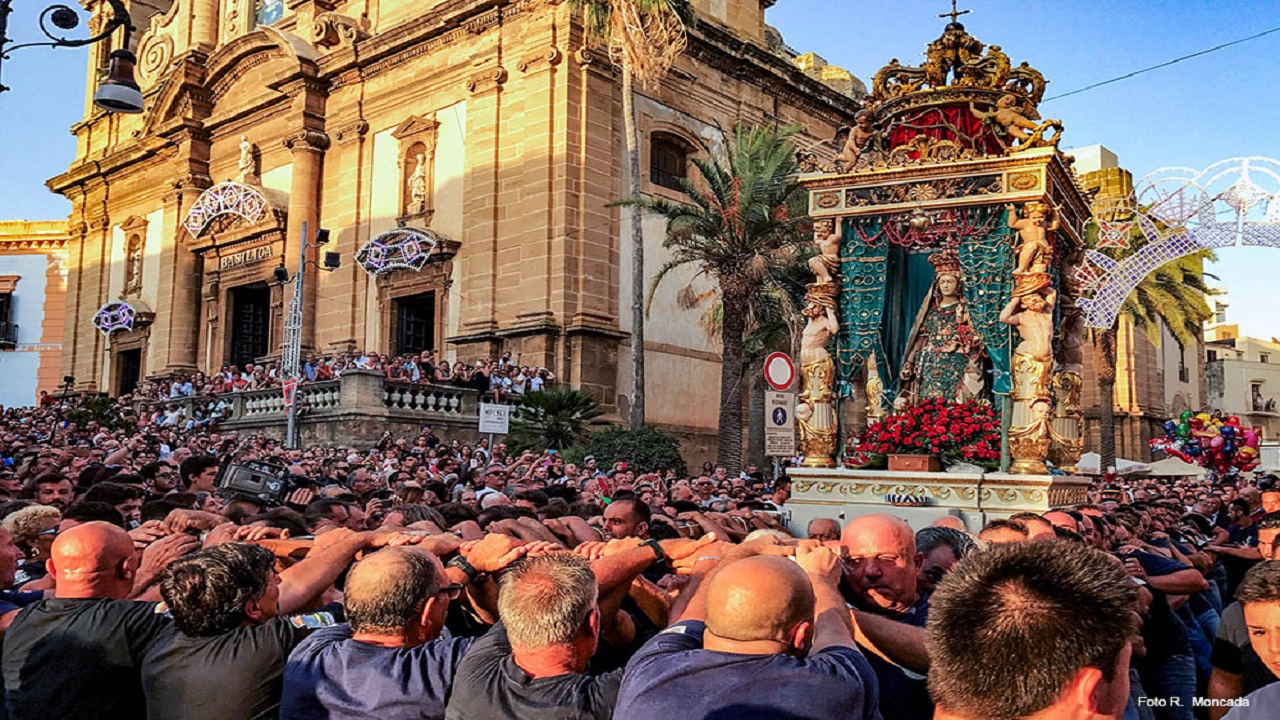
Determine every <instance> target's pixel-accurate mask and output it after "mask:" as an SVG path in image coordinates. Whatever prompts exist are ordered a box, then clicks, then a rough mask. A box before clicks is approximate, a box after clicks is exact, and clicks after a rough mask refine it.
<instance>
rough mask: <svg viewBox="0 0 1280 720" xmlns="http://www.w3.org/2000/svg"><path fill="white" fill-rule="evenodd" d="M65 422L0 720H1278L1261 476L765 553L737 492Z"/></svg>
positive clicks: (10, 424) (1272, 525)
mask: <svg viewBox="0 0 1280 720" xmlns="http://www.w3.org/2000/svg"><path fill="white" fill-rule="evenodd" d="M74 410H75V408H73V407H70V406H68V405H66V404H47V405H44V406H40V407H35V408H11V409H7V410H4V411H3V413H0V503H2V504H0V586H3V587H4V588H5V589H4V590H2V591H0V631H2V632H3V634H4V639H3V655H2V657H0V671H2V673H3V677H4V688H5V703H4V704H3V711H0V712H3V713H4V714H5V715H7V717H9V718H13V719H14V720H25V719H27V718H42V719H44V718H50V717H54V718H122V719H124V718H128V719H135V718H153V719H157V718H185V719H188V720H191V719H200V718H210V719H218V720H222V719H227V718H276V717H280V718H289V719H293V718H298V719H310V718H352V719H354V718H375V717H376V718H388V719H393V720H394V719H398V718H449V719H450V720H453V719H457V720H462V719H470V718H476V719H479V718H484V719H489V718H539V719H540V718H557V719H558V718H618V719H620V720H657V719H661V720H670V718H674V717H690V718H708V719H709V718H716V719H729V718H797V719H798V718H836V717H840V718H846V717H852V718H865V719H872V718H882V719H883V720H897V719H902V720H917V719H919V720H925V719H928V718H941V719H942V720H1013V719H1015V718H1037V719H1039V718H1126V719H1128V718H1139V719H1145V720H1184V719H1189V718H1204V717H1208V718H1211V719H1212V720H1217V718H1221V717H1224V716H1225V717H1227V718H1229V720H1257V719H1258V718H1271V717H1276V716H1280V685H1278V684H1276V682H1277V674H1280V640H1278V639H1277V638H1280V555H1277V554H1276V552H1275V544H1276V540H1277V536H1280V487H1275V486H1273V485H1272V484H1271V483H1270V481H1269V480H1268V479H1265V478H1264V479H1261V480H1259V481H1257V482H1256V483H1245V482H1241V483H1237V484H1220V485H1210V484H1206V483H1203V482H1198V481H1191V480H1179V481H1176V482H1169V481H1156V480H1141V481H1132V482H1127V483H1124V484H1117V485H1106V484H1102V483H1100V484H1099V485H1098V486H1097V487H1096V488H1095V491H1094V492H1093V493H1092V495H1091V497H1090V498H1089V500H1090V502H1088V503H1086V504H1082V505H1079V506H1074V507H1070V508H1061V509H1055V510H1052V511H1049V512H1046V513H1043V514H1031V513H1027V514H1021V515H1014V516H1012V517H1009V518H1001V519H995V520H992V521H990V522H988V523H987V524H986V525H985V526H984V527H982V528H981V529H980V530H979V531H978V532H976V533H970V532H968V531H967V530H966V527H965V525H964V523H963V522H962V521H961V519H960V518H959V517H956V516H951V515H946V516H942V517H940V518H939V519H938V520H936V521H935V522H933V523H932V524H931V525H929V526H926V527H915V528H913V527H911V526H910V525H909V524H908V523H907V522H906V521H904V520H902V519H900V518H897V517H894V516H891V515H866V516H861V517H854V518H847V519H846V518H837V517H821V518H817V519H813V520H812V521H811V522H808V523H807V524H806V526H805V527H794V526H793V527H791V529H790V530H789V529H788V526H787V524H786V518H787V514H788V513H787V510H788V502H789V501H790V482H789V480H788V479H787V478H786V477H785V475H784V476H782V477H779V478H769V477H766V476H765V475H764V474H762V473H761V472H760V471H759V469H758V468H754V467H749V468H746V469H745V470H744V471H742V472H731V471H730V469H728V468H724V467H716V466H710V465H707V466H703V467H702V468H701V469H699V470H698V471H696V472H693V473H689V474H687V475H680V474H677V473H675V472H673V471H670V470H661V469H657V470H656V471H653V472H636V469H635V468H632V467H630V466H629V465H628V463H627V462H625V461H618V462H610V463H606V464H603V465H602V464H600V463H597V461H596V460H595V459H594V458H586V459H585V460H584V461H583V462H582V463H572V462H567V461H566V460H565V459H564V457H563V456H561V455H560V454H559V453H555V452H552V451H544V452H538V451H524V452H515V451H512V450H510V449H509V448H507V447H505V446H504V445H502V444H495V445H493V446H492V447H490V446H489V444H488V443H487V442H485V441H481V442H478V443H474V444H471V443H463V442H457V441H452V440H449V439H445V438H439V437H437V436H436V435H435V434H434V433H433V432H432V431H431V430H430V429H424V431H423V432H422V433H421V434H420V435H418V436H416V437H409V438H394V437H391V436H390V435H386V436H384V437H383V439H382V441H381V442H379V443H378V444H376V445H375V446H373V447H368V448H352V447H341V446H317V447H310V448H302V449H287V448H284V447H282V446H281V445H280V443H278V442H277V441H274V440H272V439H270V438H267V437H263V436H243V437H242V436H240V435H237V434H236V433H227V432H219V431H218V429H217V427H216V426H199V425H196V426H181V427H180V426H174V425H165V424H156V423H152V422H149V421H148V419H147V418H145V417H141V416H137V415H127V414H124V413H121V416H120V417H119V418H118V421H116V422H106V421H104V420H88V421H86V420H84V419H83V418H82V417H81V416H78V415H76V414H75V412H74ZM73 418H79V419H73ZM254 463H270V465H269V466H270V467H278V468H279V471H280V479H281V487H282V488H283V489H282V490H280V491H279V492H276V491H274V490H273V491H269V492H265V491H264V492H261V493H254V492H247V491H245V490H244V489H243V488H241V489H239V490H236V489H233V487H232V486H231V485H228V484H227V483H226V480H227V478H228V477H229V473H228V471H227V470H226V468H229V467H232V466H233V464H234V465H235V466H246V465H247V464H254ZM259 467H267V466H264V465H259ZM643 470H651V469H650V468H644V469H643ZM220 480H222V481H223V482H222V483H221V485H222V487H220V486H219V485H220ZM234 487H241V486H234Z"/></svg>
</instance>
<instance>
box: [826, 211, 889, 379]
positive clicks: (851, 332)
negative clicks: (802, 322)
mask: <svg viewBox="0 0 1280 720" xmlns="http://www.w3.org/2000/svg"><path fill="white" fill-rule="evenodd" d="M883 222H884V219H883V218H880V217H873V218H859V219H847V220H846V221H845V223H844V233H843V238H842V239H841V241H840V300H839V304H840V332H839V334H838V335H837V336H836V382H837V392H838V393H839V394H840V396H841V397H849V396H851V395H852V391H853V384H854V379H855V378H857V376H858V373H859V371H860V370H861V369H862V366H863V364H864V363H865V362H866V361H867V358H869V357H871V354H872V353H875V355H876V363H877V365H878V367H879V368H880V373H881V376H882V377H883V376H884V375H885V374H886V372H885V371H886V369H887V368H886V363H885V354H884V348H883V347H882V346H881V344H880V325H881V319H882V318H883V316H884V289H885V270H886V268H887V265H888V260H889V243H888V242H883V243H880V244H878V245H873V244H869V243H866V242H863V241H862V239H861V237H860V236H859V233H858V232H856V231H855V229H854V223H858V224H859V225H860V227H859V228H858V229H859V230H861V232H862V237H865V236H875V235H877V234H879V232H880V227H881V225H882V224H883Z"/></svg>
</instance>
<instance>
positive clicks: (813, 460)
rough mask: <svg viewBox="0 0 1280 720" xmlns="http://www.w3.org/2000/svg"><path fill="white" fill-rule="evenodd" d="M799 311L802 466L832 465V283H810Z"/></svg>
mask: <svg viewBox="0 0 1280 720" xmlns="http://www.w3.org/2000/svg"><path fill="white" fill-rule="evenodd" d="M804 298H805V305H804V310H802V311H801V312H802V314H803V315H804V316H805V317H806V318H808V323H807V324H806V325H805V327H804V331H803V332H802V333H801V334H800V378H801V381H802V382H803V390H802V391H801V393H800V402H799V403H797V405H796V422H797V424H799V426H800V450H801V452H803V453H804V461H803V463H801V464H802V466H803V467H814V468H829V467H835V464H836V462H835V452H836V393H835V380H836V366H835V362H834V361H833V360H832V359H831V354H830V353H828V352H827V343H828V342H830V340H831V338H832V337H833V336H834V335H835V334H836V332H837V331H839V329H840V323H839V321H838V320H837V319H836V285H834V284H832V283H813V284H812V285H809V289H808V292H806V293H805V296H804Z"/></svg>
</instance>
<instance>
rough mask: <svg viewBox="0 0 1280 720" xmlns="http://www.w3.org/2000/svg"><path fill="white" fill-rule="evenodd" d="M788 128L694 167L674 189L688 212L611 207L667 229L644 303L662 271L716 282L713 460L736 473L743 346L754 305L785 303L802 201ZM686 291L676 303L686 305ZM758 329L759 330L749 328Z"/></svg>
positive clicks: (761, 132) (634, 202)
mask: <svg viewBox="0 0 1280 720" xmlns="http://www.w3.org/2000/svg"><path fill="white" fill-rule="evenodd" d="M799 130H800V128H799V127H796V126H792V127H786V128H781V129H777V128H772V127H764V128H748V127H746V126H743V125H739V126H738V128H737V129H736V130H735V132H734V138H733V142H732V145H731V147H730V148H729V150H728V152H727V153H726V158H725V160H724V161H723V162H722V161H721V160H720V159H712V160H702V159H695V160H694V161H693V163H694V165H695V166H696V167H697V169H698V177H697V179H696V181H690V180H682V181H680V192H681V193H683V194H684V196H685V197H686V198H687V199H688V201H687V202H671V201H668V200H664V199H659V198H638V197H632V198H629V199H626V200H621V201H619V203H618V204H619V205H627V206H631V207H635V208H637V209H644V210H648V211H650V212H653V213H656V214H658V215H661V216H663V217H665V218H666V220H667V236H666V239H665V240H663V243H662V244H663V247H664V248H666V249H667V250H668V251H669V252H670V253H671V259H670V260H668V261H667V262H666V263H665V264H663V266H662V268H661V269H660V270H659V271H658V273H657V275H655V276H654V279H653V284H652V286H651V287H650V290H649V298H650V300H652V298H653V295H654V293H656V291H657V288H658V285H659V284H660V283H661V282H662V280H663V278H665V277H666V276H667V275H668V274H669V273H670V272H671V271H673V270H675V269H677V268H682V267H686V266H692V267H693V268H695V269H696V271H697V272H696V273H695V275H694V277H695V278H698V277H706V278H710V279H712V280H714V281H715V283H716V291H717V292H718V294H719V297H720V306H721V307H720V310H719V315H720V318H719V321H718V325H719V331H720V332H719V334H720V342H721V346H722V354H721V367H720V412H719V419H720V422H719V429H718V437H717V449H716V460H717V462H719V463H720V464H721V465H724V466H725V467H726V468H729V469H731V470H736V469H737V468H738V466H739V464H740V463H741V460H742V374H743V369H744V368H743V365H744V359H745V358H746V353H745V350H746V348H745V343H746V339H747V334H748V330H749V329H750V328H751V326H752V324H753V321H752V316H753V314H757V315H758V311H759V310H760V309H761V305H760V300H761V298H764V297H768V296H772V297H774V298H784V297H787V292H786V288H785V286H784V283H783V275H784V271H785V269H786V268H788V267H790V266H792V265H793V264H794V263H795V256H796V252H797V250H798V249H799V248H800V247H802V243H803V239H802V236H801V233H800V228H801V225H802V224H805V223H807V222H808V218H807V217H806V216H805V214H804V209H803V208H804V202H805V195H804V191H803V189H802V188H801V187H800V184H799V183H798V182H797V180H796V173H797V170H798V168H797V167H796V161H795V146H794V145H793V144H792V142H791V138H792V136H794V135H795V134H796V133H797V132H799ZM689 294H690V293H689V290H688V288H686V289H685V291H683V292H682V293H681V299H682V300H683V301H685V302H683V303H682V304H685V305H689V304H691V303H690V302H688V301H687V297H688V295H689ZM755 324H757V325H759V323H758V322H757V323H755Z"/></svg>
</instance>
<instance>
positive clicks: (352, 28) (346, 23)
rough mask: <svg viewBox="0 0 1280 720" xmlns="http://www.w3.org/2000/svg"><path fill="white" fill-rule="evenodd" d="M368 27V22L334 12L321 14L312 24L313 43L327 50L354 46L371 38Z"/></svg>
mask: <svg viewBox="0 0 1280 720" xmlns="http://www.w3.org/2000/svg"><path fill="white" fill-rule="evenodd" d="M367 25H368V21H367V20H366V21H361V20H357V19H355V18H350V17H347V16H346V15H340V14H338V13H334V12H326V13H321V14H320V15H317V16H316V19H315V22H313V23H312V24H311V42H313V43H315V44H316V45H319V46H320V47H326V48H332V47H337V46H339V45H346V46H350V45H354V44H356V43H357V42H359V41H361V40H364V39H365V38H367V37H369V33H368V30H367Z"/></svg>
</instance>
